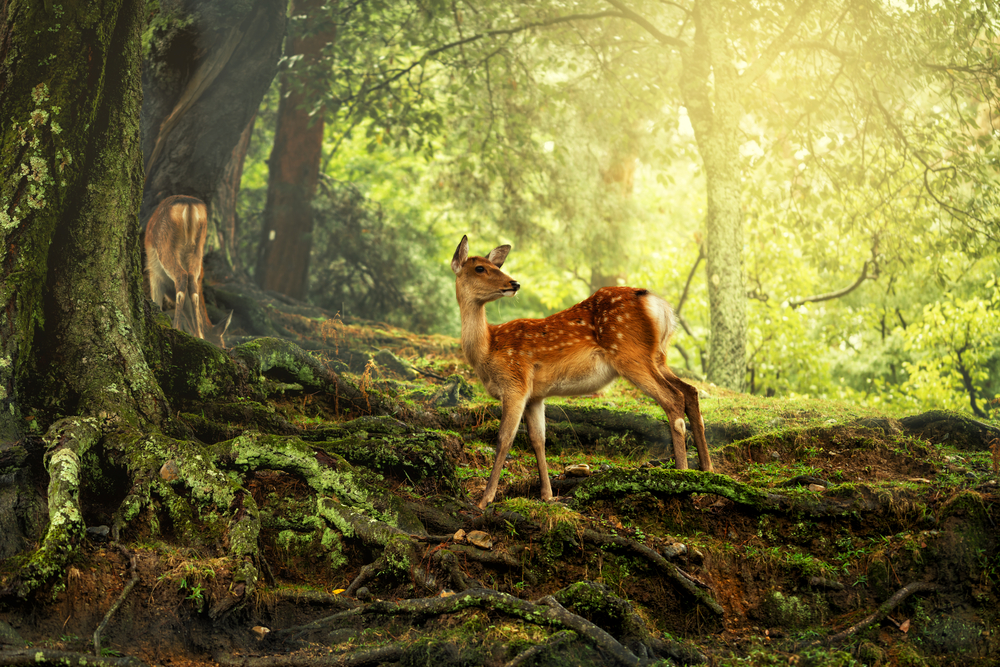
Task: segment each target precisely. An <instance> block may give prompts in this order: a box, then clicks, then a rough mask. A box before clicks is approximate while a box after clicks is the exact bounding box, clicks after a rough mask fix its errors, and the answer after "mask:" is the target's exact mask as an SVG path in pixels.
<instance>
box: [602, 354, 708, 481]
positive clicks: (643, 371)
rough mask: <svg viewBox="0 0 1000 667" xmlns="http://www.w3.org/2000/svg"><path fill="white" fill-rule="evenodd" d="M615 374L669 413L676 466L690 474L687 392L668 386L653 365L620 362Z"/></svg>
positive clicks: (618, 361)
mask: <svg viewBox="0 0 1000 667" xmlns="http://www.w3.org/2000/svg"><path fill="white" fill-rule="evenodd" d="M615 370H617V371H618V372H619V373H620V374H621V375H622V376H623V377H624V378H625V379H626V380H628V381H629V382H631V383H632V384H634V385H635V386H636V387H638V388H639V389H641V390H642V392H643V393H645V394H646V395H647V396H649V397H650V398H652V399H653V400H655V401H656V402H657V404H659V406H660V408H662V409H663V412H665V413H666V415H667V420H668V421H669V422H670V438H671V440H672V441H673V446H674V466H675V467H676V468H677V469H678V470H687V467H688V462H687V442H686V440H685V435H686V434H687V429H686V428H685V427H684V414H685V403H686V396H685V394H684V392H683V391H682V390H681V389H680V388H678V387H675V386H673V385H672V384H671V383H669V382H667V381H666V379H665V378H664V377H663V374H662V373H660V372H659V370H658V369H657V368H656V367H655V366H654V365H652V364H648V363H641V362H638V363H636V362H631V361H625V360H621V359H617V360H615ZM699 416H700V415H699ZM699 424H700V422H699ZM693 426H694V425H693V424H692V427H693ZM699 455H700V452H699Z"/></svg>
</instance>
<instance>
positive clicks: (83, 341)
mask: <svg viewBox="0 0 1000 667" xmlns="http://www.w3.org/2000/svg"><path fill="white" fill-rule="evenodd" d="M3 13H4V15H3V17H2V19H3V23H2V25H0V31H2V34H0V45H2V49H3V50H2V58H0V117H2V118H3V119H4V126H5V128H6V129H5V130H4V133H3V136H2V143H0V148H2V152H0V182H2V184H3V185H2V193H0V223H2V224H0V241H2V245H0V256H2V263H0V302H2V306H0V313H2V315H0V318H2V319H0V392H2V399H3V406H2V409H0V446H3V444H8V443H11V442H12V441H14V440H17V439H18V438H19V437H20V436H21V434H22V433H23V432H24V431H25V429H26V428H27V427H29V426H31V425H33V424H43V425H44V424H47V423H50V422H51V419H52V418H53V417H54V416H56V415H66V414H77V415H84V416H89V417H93V418H95V419H97V420H98V422H99V423H104V422H105V421H116V422H119V423H122V424H127V425H131V426H135V425H136V424H137V423H139V422H144V421H146V420H150V419H156V418H157V416H158V415H159V412H160V408H159V407H158V406H160V405H162V400H158V399H161V398H162V395H161V393H160V390H159V388H158V387H157V385H156V383H155V381H154V380H153V379H152V374H151V373H150V370H149V368H148V366H147V364H146V360H145V358H144V356H143V350H142V348H143V346H144V344H145V343H144V338H145V336H146V321H145V319H144V316H143V307H144V299H143V292H142V283H141V271H140V249H139V243H138V239H139V234H138V227H139V225H138V219H137V218H136V211H137V210H138V208H139V200H140V197H141V195H142V163H141V153H140V150H139V123H138V117H139V99H140V94H139V65H140V46H139V34H140V31H141V29H142V25H143V16H142V13H143V12H142V4H141V3H133V2H123V1H122V0H103V1H101V2H98V3H96V4H94V3H88V4H86V5H84V4H74V3H70V4H66V5H63V6H62V9H61V10H59V11H54V10H48V11H47V10H46V3H35V2H9V3H5V5H4V12H3ZM50 31H53V32H57V33H58V38H53V37H52V32H50ZM12 53H17V54H18V57H17V58H13V57H9V55H8V54H12ZM56 68H58V69H56ZM19 137H23V139H24V141H25V142H26V143H23V142H22V141H21V140H20V139H19Z"/></svg>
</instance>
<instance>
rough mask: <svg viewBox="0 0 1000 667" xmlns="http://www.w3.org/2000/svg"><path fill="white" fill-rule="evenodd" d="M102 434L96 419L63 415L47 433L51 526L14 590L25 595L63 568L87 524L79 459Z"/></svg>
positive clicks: (20, 574)
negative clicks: (83, 506)
mask: <svg viewBox="0 0 1000 667" xmlns="http://www.w3.org/2000/svg"><path fill="white" fill-rule="evenodd" d="M100 437H101V430H100V428H98V425H97V421H96V420H94V419H89V418H83V417H70V418H67V419H62V420H60V421H58V422H56V423H54V424H52V426H51V427H50V428H49V430H48V432H47V433H46V434H45V443H46V446H47V448H48V451H47V452H46V454H45V459H46V467H47V468H48V472H49V489H48V501H49V526H48V530H47V531H46V533H45V538H44V539H43V540H42V544H41V547H39V549H38V550H37V551H35V553H33V554H32V555H31V557H30V558H29V559H28V562H27V563H26V565H25V566H24V568H22V570H21V572H19V573H18V577H17V583H16V584H15V590H16V591H17V594H18V595H19V596H22V597H23V596H26V595H28V594H29V593H31V592H32V591H35V590H37V589H38V588H40V587H41V586H44V585H45V584H46V583H47V582H49V581H50V580H51V579H52V578H53V577H55V576H56V575H58V574H59V573H60V572H62V570H63V568H64V567H65V565H66V563H67V562H68V560H69V558H70V556H71V555H72V553H73V549H74V548H75V546H76V545H77V544H78V543H79V542H80V541H81V540H82V539H83V535H84V533H85V531H86V526H85V525H84V523H83V513H82V512H81V511H80V483H81V480H80V461H81V459H82V458H83V457H84V456H85V455H86V453H87V450H88V449H89V448H90V447H91V446H93V445H94V444H95V443H96V442H97V441H98V440H99V439H100Z"/></svg>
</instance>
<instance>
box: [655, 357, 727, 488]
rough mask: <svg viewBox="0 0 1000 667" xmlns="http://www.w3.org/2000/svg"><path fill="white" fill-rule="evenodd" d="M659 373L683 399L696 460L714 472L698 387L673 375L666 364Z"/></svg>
mask: <svg viewBox="0 0 1000 667" xmlns="http://www.w3.org/2000/svg"><path fill="white" fill-rule="evenodd" d="M660 375H661V376H662V381H663V382H664V383H665V384H667V385H669V386H670V387H672V388H673V389H674V390H675V391H676V392H678V393H679V394H680V395H681V396H683V399H684V414H686V415H687V418H688V422H690V424H691V435H692V436H694V444H695V446H696V447H697V448H698V462H699V464H700V467H701V469H702V471H703V472H715V466H713V465H712V457H711V455H710V454H709V453H708V440H707V439H706V438H705V420H704V419H702V416H701V403H700V402H699V400H698V388H697V387H694V386H692V385H690V384H688V383H687V382H685V381H684V380H682V379H680V378H679V377H677V376H676V375H674V373H673V371H671V370H670V368H668V367H667V366H663V368H662V370H661V372H660Z"/></svg>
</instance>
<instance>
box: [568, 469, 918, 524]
mask: <svg viewBox="0 0 1000 667" xmlns="http://www.w3.org/2000/svg"><path fill="white" fill-rule="evenodd" d="M636 493H650V494H653V495H655V496H676V495H685V494H691V493H701V494H712V495H717V496H721V497H723V498H726V499H728V500H731V501H732V502H734V503H736V504H738V505H744V506H746V507H748V508H751V509H753V510H754V511H758V512H780V513H802V514H807V515H810V516H831V517H835V516H844V515H854V514H860V513H865V514H871V513H876V512H891V513H892V514H894V515H897V516H901V515H905V514H907V513H908V512H911V511H912V512H917V511H920V508H919V507H918V506H916V505H914V504H913V503H911V502H909V501H908V497H907V496H906V492H905V491H903V492H901V493H900V494H897V495H893V494H890V493H886V492H884V491H880V490H877V489H870V488H868V487H866V486H864V485H861V484H856V485H850V486H845V487H843V488H840V487H834V488H833V489H828V490H827V491H825V492H823V493H810V494H798V495H793V496H792V495H782V494H777V493H770V492H768V491H766V490H762V489H760V488H757V487H754V486H751V485H749V484H744V483H743V482H740V481H737V480H735V479H732V478H731V477H727V476H725V475H719V474H716V473H708V472H700V471H697V470H670V469H664V468H642V469H615V470H610V471H608V472H603V473H599V474H597V475H594V476H593V477H588V478H587V481H586V482H584V483H583V484H581V485H580V486H579V487H578V488H577V490H576V493H575V494H574V496H575V498H576V501H577V502H579V503H584V504H586V503H588V502H590V501H591V500H592V499H596V498H618V497H621V496H624V495H632V494H636Z"/></svg>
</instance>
